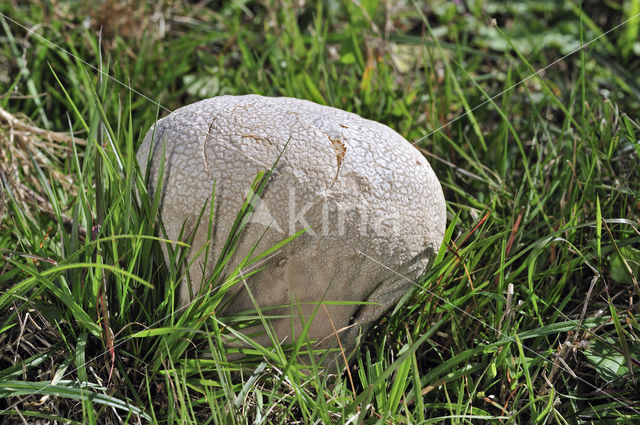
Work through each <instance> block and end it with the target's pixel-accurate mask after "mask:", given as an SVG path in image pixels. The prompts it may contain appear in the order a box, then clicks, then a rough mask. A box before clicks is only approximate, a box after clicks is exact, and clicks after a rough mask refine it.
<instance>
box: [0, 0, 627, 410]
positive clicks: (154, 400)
mask: <svg viewBox="0 0 640 425" xmlns="http://www.w3.org/2000/svg"><path fill="white" fill-rule="evenodd" d="M58 6H59V7H47V5H46V4H44V3H43V4H40V2H31V3H25V4H20V5H18V4H14V3H11V2H8V3H3V4H2V5H0V12H1V13H2V15H0V25H1V27H2V33H0V38H1V39H2V41H3V42H2V43H0V65H2V66H0V92H1V93H4V95H3V96H2V97H0V107H1V108H2V109H1V110H0V124H2V129H1V130H0V178H1V179H0V189H2V190H1V191H0V214H1V215H0V217H1V220H2V221H1V222H0V255H1V258H2V262H1V263H0V414H1V415H2V416H3V418H5V419H7V420H9V421H13V422H19V421H22V420H23V419H24V421H26V422H30V421H38V420H40V421H47V420H48V421H57V422H72V423H107V422H109V423H110V422H125V423H139V422H151V423H249V422H251V423H294V422H297V423H299V422H305V423H440V422H450V423H494V422H495V423H498V422H500V423H595V422H598V423H634V422H636V421H637V417H638V416H639V415H640V411H639V409H638V407H637V406H638V401H639V400H638V395H637V391H636V390H635V388H637V379H640V377H639V376H638V371H639V368H638V364H639V361H640V349H639V347H640V344H639V343H638V333H639V332H640V327H639V325H638V321H637V316H638V301H637V300H638V297H640V287H639V286H638V278H639V276H638V267H639V266H638V263H639V255H638V248H637V247H638V246H639V241H640V232H639V231H638V228H639V226H640V200H639V199H638V194H639V193H640V183H639V182H640V175H639V171H640V170H639V167H638V163H639V161H640V144H639V143H638V140H640V119H639V117H638V114H637V111H638V110H639V109H640V105H639V100H638V99H640V96H639V93H640V89H639V87H640V81H639V80H638V76H637V75H635V74H634V73H633V72H632V71H631V70H632V69H635V68H634V67H637V66H638V62H639V60H640V59H639V57H638V55H639V50H640V49H639V47H638V41H637V33H638V28H640V16H638V13H640V11H638V5H637V2H635V1H629V2H626V3H624V6H617V5H614V4H613V3H611V4H609V3H606V4H602V3H601V2H583V4H582V5H579V4H578V5H576V4H575V3H573V2H569V1H566V2H547V1H543V0H536V1H530V2H524V3H514V4H513V5H507V6H504V5H503V3H502V2H494V1H489V0H485V1H481V2H475V3H474V4H473V5H470V4H469V5H467V4H462V3H458V2H445V1H435V2H432V3H431V4H430V5H429V6H424V5H416V4H409V3H406V4H405V3H402V2H399V3H397V4H396V3H392V2H390V3H388V4H387V3H383V2H375V1H372V2H360V3H356V2H344V3H341V2H315V3H313V4H311V3H309V4H305V5H303V6H301V7H300V8H296V7H292V6H293V4H289V3H288V2H274V1H264V2H255V3H252V2H244V3H243V2H231V3H225V4H223V5H219V7H214V6H211V7H205V6H203V5H201V4H196V5H191V4H189V3H188V2H184V3H183V2H178V1H175V2H163V3H160V5H159V6H157V7H155V8H154V7H151V6H150V5H144V6H138V5H135V4H134V3H133V2H127V1H123V2H116V1H108V2H105V5H104V6H103V7H104V10H108V11H112V12H113V13H111V12H109V13H106V12H105V13H101V12H95V13H89V12H88V11H86V10H82V9H81V8H79V9H76V8H73V7H72V6H71V3H61V4H60V5H58ZM101 10H102V9H101ZM117 14H122V15H128V16H139V17H141V18H140V19H141V20H142V21H141V22H140V23H139V25H137V26H134V27H131V25H130V21H131V20H130V19H128V16H120V18H118V19H116V18H117ZM105 16H111V18H110V19H106V18H105ZM492 19H495V24H492ZM23 25H24V26H23ZM100 26H102V28H103V30H102V34H103V38H102V40H101V38H100V37H99V31H98V29H99V28H100ZM610 30H611V31H610ZM30 31H33V33H32V32H30ZM592 40H596V41H593V42H592ZM586 43H589V44H588V47H587V48H584V49H581V50H576V48H578V47H580V46H581V45H583V44H586ZM564 56H566V57H564ZM561 57H564V59H562V60H561V61H558V62H557V63H554V62H555V61H556V60H557V59H558V58H561ZM549 64H553V66H549V67H547V66H548V65H549ZM542 69H544V70H543V71H541V72H536V71H538V70H542ZM98 70H101V71H102V73H99V72H98ZM107 76H109V77H107ZM130 88H133V89H135V91H132V90H131V89H130ZM252 92H254V93H259V94H264V95H283V96H294V97H301V98H307V99H310V100H313V101H316V102H319V103H323V104H329V105H332V106H336V107H340V108H342V109H346V110H351V111H354V112H357V113H359V114H361V115H363V116H365V117H367V118H371V119H374V120H378V121H381V122H383V123H385V124H388V125H390V126H391V127H393V128H395V129H396V130H397V131H398V132H400V133H401V134H402V135H404V136H405V137H407V138H408V139H409V140H413V141H415V142H416V143H415V145H416V147H417V148H418V149H420V150H421V151H423V152H424V153H425V155H427V157H428V159H429V161H430V162H431V164H432V165H433V167H434V169H435V171H436V173H437V174H438V176H439V178H440V180H441V182H442V184H443V187H444V189H445V197H446V198H447V201H448V218H449V224H448V228H447V233H446V237H445V244H444V245H443V248H442V250H441V251H440V253H439V254H438V258H437V261H436V262H435V265H434V267H433V268H432V269H431V270H430V271H428V272H427V274H426V275H425V276H424V277H423V278H422V279H421V280H420V281H418V282H415V287H416V288H415V290H414V291H412V292H410V293H408V294H407V295H406V296H405V297H404V298H403V300H402V301H401V302H400V303H399V304H398V305H397V306H396V307H395V309H394V310H393V311H392V312H390V314H389V315H388V316H387V317H385V319H384V320H382V321H381V322H380V323H379V324H378V326H377V327H376V328H375V330H374V331H373V332H372V334H371V335H370V337H369V338H367V341H366V342H365V344H364V345H363V346H362V348H361V349H360V351H359V353H358V354H357V357H356V358H355V359H354V361H353V365H352V370H351V372H352V378H353V380H352V381H351V380H349V378H348V377H347V376H345V377H334V378H331V379H330V378H329V377H327V376H326V375H323V374H321V373H319V371H318V369H317V366H315V363H313V362H312V363H311V366H308V365H305V364H303V363H302V362H300V361H299V358H298V356H297V354H303V352H304V351H305V350H307V349H308V345H307V342H308V341H304V340H303V341H301V342H300V343H299V344H297V345H293V346H290V347H281V346H280V345H279V344H275V347H262V346H259V345H257V344H254V345H253V346H252V349H251V350H246V352H245V354H246V355H247V356H248V357H247V358H245V359H244V361H243V362H239V361H237V360H235V357H234V356H235V355H237V352H234V350H232V349H230V348H228V347H227V346H226V345H225V344H223V340H224V338H228V337H231V336H232V335H231V334H230V332H231V330H230V329H234V328H236V327H238V326H242V324H241V323H240V322H239V321H240V320H246V319H247V318H222V317H218V316H216V314H215V312H216V306H217V303H218V302H219V301H220V299H221V297H222V296H223V295H224V292H221V291H214V292H211V293H206V294H203V295H204V297H203V298H202V302H201V303H198V304H196V305H193V306H192V307H191V308H190V309H187V310H186V311H184V312H182V311H177V310H178V306H177V303H176V300H175V289H176V286H177V285H178V282H179V281H180V279H181V278H183V276H182V274H181V273H182V272H181V270H183V269H184V268H183V267H181V266H182V265H183V263H184V257H185V256H184V253H185V249H186V245H188V240H189V235H184V236H185V237H184V240H185V243H184V244H178V245H176V246H175V248H174V249H171V250H170V252H171V255H170V261H169V262H168V264H165V261H164V259H163V255H162V251H161V246H162V245H163V244H166V243H167V241H166V240H164V239H163V237H162V228H161V226H160V223H158V221H157V208H158V199H154V198H152V197H149V196H148V195H147V194H146V190H145V184H144V171H145V170H142V171H140V170H138V169H137V165H136V163H135V154H134V153H135V151H136V149H137V145H138V144H139V143H140V141H141V139H142V135H143V134H144V133H145V132H146V130H147V129H148V128H149V127H150V125H151V124H152V123H153V122H155V120H156V119H157V118H158V117H159V116H163V115H165V114H166V113H168V112H169V111H171V110H173V109H175V108H176V107H178V106H181V105H184V104H186V103H190V102H192V101H195V100H198V99H200V98H203V97H209V96H214V95H220V94H244V93H252ZM150 99H152V100H153V101H150ZM213 193H215V192H213ZM248 205H250V204H248ZM249 212H250V208H249V209H245V210H244V213H245V214H246V213H249ZM201 216H202V218H201V219H202V220H209V219H210V217H209V216H210V211H207V210H203V211H202V215H201ZM238 223H242V221H240V222H238ZM239 226H240V224H239ZM230 230H231V229H230ZM235 230H240V228H238V229H235ZM232 234H233V232H232ZM276 248H277V247H276ZM257 254H258V253H254V256H252V257H247V259H246V261H245V262H244V263H243V264H242V266H246V267H245V268H244V271H243V273H245V274H246V272H247V270H249V272H250V273H251V272H256V273H259V261H257V260H255V259H256V258H260V257H259V256H258V257H256V255H257ZM252 267H253V268H252ZM238 276H240V274H239V271H238V270H236V271H234V270H225V271H224V273H222V272H221V273H219V274H218V275H217V276H216V277H215V279H214V280H213V281H212V282H211V284H212V287H221V288H227V287H229V286H230V285H232V284H234V283H236V282H237V280H238ZM264 313H265V314H268V312H264ZM249 319H250V320H253V321H254V322H255V321H256V320H257V321H260V320H262V319H261V318H255V317H253V318H249ZM230 320H236V321H235V322H230ZM236 336H238V337H241V335H236ZM249 342H251V341H249Z"/></svg>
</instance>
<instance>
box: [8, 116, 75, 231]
mask: <svg viewBox="0 0 640 425" xmlns="http://www.w3.org/2000/svg"><path fill="white" fill-rule="evenodd" d="M72 143H75V144H77V145H86V140H84V139H81V138H78V137H74V136H72V135H71V134H69V133H62V132H55V131H50V130H46V129H43V128H40V127H37V126H35V125H33V124H31V123H29V122H28V119H27V118H26V117H19V116H16V115H13V114H11V113H10V112H8V111H6V110H5V109H3V108H1V107H0V189H2V191H1V194H0V217H2V216H3V215H4V210H5V209H6V205H7V203H8V196H7V194H8V195H9V197H12V198H13V199H14V201H15V202H16V203H18V204H19V205H20V206H21V207H22V208H23V210H24V212H25V214H27V215H28V216H30V217H32V218H33V215H32V211H36V210H37V211H40V212H42V213H44V214H46V215H48V216H50V217H52V218H54V219H55V218H56V214H55V210H54V208H53V205H52V204H51V202H50V200H49V199H48V198H49V197H48V196H47V193H46V190H45V188H44V187H43V186H42V184H41V182H40V179H39V177H38V175H39V174H40V172H39V171H38V169H39V170H41V171H42V172H43V173H44V175H45V176H50V178H51V179H52V180H53V181H55V182H57V183H58V184H60V185H61V186H62V188H63V189H64V190H65V191H66V192H67V193H68V194H69V199H71V198H73V197H74V196H75V195H76V190H77V189H76V188H77V185H76V184H75V182H74V177H73V175H67V174H64V173H62V172H60V171H59V170H61V169H63V167H60V166H59V165H57V164H59V163H62V162H63V161H64V158H65V157H67V156H68V155H71V154H72V152H73V150H72ZM62 219H63V222H64V225H65V227H68V226H70V225H71V223H72V219H71V218H70V217H68V216H66V215H64V214H63V217H62ZM81 232H82V231H81Z"/></svg>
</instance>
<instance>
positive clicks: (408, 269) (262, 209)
mask: <svg viewBox="0 0 640 425" xmlns="http://www.w3.org/2000/svg"><path fill="white" fill-rule="evenodd" d="M163 145H164V151H165V166H164V176H163V185H162V190H163V193H162V198H161V206H160V217H161V220H162V222H163V224H164V226H165V230H166V231H167V235H168V237H169V238H170V239H173V240H177V239H178V237H179V235H180V232H181V229H182V227H183V225H184V226H185V232H184V234H185V235H186V234H188V233H189V232H192V231H194V232H195V233H194V240H193V245H192V248H191V250H190V254H189V258H188V261H189V263H191V261H192V260H194V257H195V256H196V254H197V253H198V252H199V251H200V250H201V248H202V247H203V246H204V244H205V243H206V242H207V233H208V232H207V228H208V220H207V218H206V217H207V214H205V215H204V217H205V218H204V219H203V220H202V221H201V223H200V225H199V227H198V228H197V229H194V227H195V223H196V222H197V219H198V215H199V214H200V211H201V210H202V208H203V207H204V208H206V209H205V211H208V208H209V205H210V204H209V203H210V198H211V194H212V190H213V185H214V183H215V188H216V190H215V203H214V226H213V229H214V231H213V235H212V240H211V243H212V246H211V249H210V258H209V259H208V261H205V260H206V259H205V258H202V257H203V255H204V254H201V255H200V256H199V257H198V258H196V259H195V261H193V264H192V266H191V267H190V269H189V271H188V273H189V277H190V281H191V282H192V283H191V285H193V286H192V287H191V288H189V286H188V284H187V283H186V282H187V280H186V279H185V280H183V282H182V283H181V286H180V302H181V303H182V304H183V305H184V304H186V303H188V302H189V301H190V300H191V297H192V296H193V294H197V293H198V290H199V289H200V287H201V285H202V282H203V279H206V278H207V277H208V276H209V275H210V274H211V273H212V271H213V266H214V264H215V260H216V259H217V258H218V255H219V253H220V251H221V249H222V246H223V245H224V242H225V240H226V238H227V235H228V232H229V230H230V229H231V226H232V224H233V222H234V220H235V218H236V215H237V213H238V211H239V208H240V207H241V205H242V203H243V201H244V198H245V196H246V195H247V193H248V191H249V188H250V186H251V183H252V182H253V180H254V178H255V177H256V175H257V174H258V173H259V172H261V171H265V170H266V169H268V168H270V167H271V166H272V165H273V164H274V163H275V162H276V159H277V158H278V156H279V155H280V154H281V153H283V154H282V157H281V159H280V161H279V162H278V164H277V167H276V169H275V171H274V174H273V175H272V176H271V179H270V181H269V183H268V184H267V186H266V189H265V191H264V192H263V193H262V196H261V201H260V203H259V205H258V206H257V209H256V211H255V213H254V214H253V216H252V217H251V220H250V224H249V225H248V226H247V228H246V229H245V231H244V232H243V234H242V237H241V239H240V242H239V245H238V247H237V250H236V253H235V254H234V257H233V258H232V260H231V264H230V266H232V267H233V266H235V265H236V264H238V262H239V261H240V260H241V259H242V258H243V257H244V256H245V255H246V253H247V252H249V250H250V249H251V247H252V246H253V245H254V244H255V243H256V242H258V241H259V240H260V238H262V239H261V240H260V242H259V244H258V248H257V250H256V253H259V252H262V251H263V250H265V249H267V248H269V247H271V246H273V245H274V244H276V243H278V242H280V241H282V240H283V239H284V238H286V237H288V236H290V235H292V234H294V233H295V232H297V231H299V230H301V229H304V228H307V229H308V230H307V231H306V232H305V233H303V234H302V235H301V236H299V237H298V238H296V239H294V240H293V241H292V242H290V243H288V244H286V245H285V246H284V247H282V248H281V249H280V250H279V251H277V253H276V254H275V255H274V256H272V257H270V258H269V259H268V260H267V261H266V262H265V263H263V264H261V266H262V267H265V268H264V270H261V271H260V272H258V273H256V274H254V275H252V276H250V277H248V278H247V279H246V283H247V285H248V287H249V288H250V289H251V291H252V294H253V296H254V297H255V299H256V300H257V302H258V304H259V305H260V307H262V308H264V307H273V306H285V305H291V304H293V305H294V307H281V308H280V309H278V310H276V311H275V312H274V314H282V315H283V316H286V315H289V316H290V317H283V318H279V319H274V320H272V322H271V324H272V325H273V327H274V329H275V331H276V333H277V336H278V338H279V340H280V341H283V340H284V341H286V342H287V343H291V342H293V341H294V340H295V337H296V334H298V333H299V332H300V330H301V329H302V321H301V320H300V319H301V318H300V310H301V311H302V314H303V315H305V319H306V318H308V317H310V316H311V315H312V313H313V311H314V310H315V309H316V307H317V303H318V302H320V301H350V302H357V303H360V304H352V305H335V304H330V305H326V310H325V308H324V307H323V308H319V309H318V311H317V313H316V315H315V317H314V319H313V322H312V324H311V327H310V330H309V337H310V339H312V340H317V341H318V346H319V347H323V348H335V347H337V346H338V340H337V338H336V335H335V332H334V330H333V326H335V328H336V329H337V330H338V331H339V334H338V335H339V337H340V341H341V342H342V346H343V347H344V348H345V350H346V351H347V354H349V353H350V352H351V351H352V350H353V349H354V348H355V347H356V345H357V340H358V336H359V335H361V334H364V333H366V331H367V330H368V329H369V328H370V327H371V325H372V324H373V323H375V321H376V320H377V319H378V318H380V316H381V315H382V314H383V313H384V312H385V311H386V310H387V309H389V308H390V307H391V306H393V305H395V304H396V303H397V302H398V301H399V299H400V298H401V297H402V295H403V294H404V293H405V292H406V291H408V290H409V289H411V287H412V286H413V285H414V283H413V282H415V280H416V279H417V278H418V277H419V276H420V275H421V274H422V273H423V272H424V271H425V269H426V268H427V267H428V266H429V265H430V262H431V261H432V260H433V259H434V258H435V255H436V253H437V251H438V249H439V248H440V244H441V242H442V239H443V237H444V230H445V224H446V223H445V222H446V209H445V200H444V196H443V193H442V188H441V186H440V183H439V182H438V179H437V177H436V175H435V174H434V172H433V170H432V169H431V167H430V166H429V164H428V163H427V161H426V160H425V158H424V157H423V156H422V155H421V154H420V153H419V152H418V150H417V149H415V148H414V147H413V146H412V145H411V144H410V143H409V142H407V141H406V140H405V139H404V138H403V137H402V136H400V135H399V134H398V133H396V132H395V131H393V130H392V129H390V128H389V127H387V126H385V125H383V124H380V123H377V122H375V121H371V120H367V119H364V118H362V117H360V116H358V115H356V114H353V113H350V112H345V111H342V110H340V109H336V108H332V107H327V106H322V105H318V104H315V103H313V102H309V101H306V100H300V99H293V98H286V97H278V98H271V97H262V96H257V95H247V96H220V97H215V98H211V99H207V100H203V101H200V102H197V103H194V104H191V105H188V106H185V107H183V108H180V109H178V110H176V111H174V112H172V113H171V114H169V115H168V116H166V117H165V118H162V119H160V120H158V122H157V123H156V125H155V126H154V127H152V128H151V129H150V130H149V132H148V133H147V135H146V137H145V139H144V141H143V143H142V145H141V146H140V149H139V151H138V154H137V158H138V162H139V164H140V168H141V170H142V171H143V172H144V171H145V170H146V169H147V165H149V170H150V177H149V189H150V192H151V193H152V194H153V193H154V192H155V190H156V188H155V182H156V181H157V173H158V169H159V164H160V159H161V158H160V156H161V155H162V151H163ZM285 145H286V148H285ZM151 149H152V151H151V155H150V150H151ZM149 157H150V158H151V164H148V163H147V162H148V161H147V160H148V158H149ZM265 231H266V233H265ZM165 255H166V251H165ZM228 270H230V269H228ZM203 271H204V273H203ZM231 292H232V297H233V298H232V300H231V301H230V302H229V303H228V304H227V306H226V307H225V310H224V311H223V312H222V313H223V314H225V313H228V314H233V313H237V312H241V311H247V310H253V303H252V301H251V299H250V297H249V295H248V293H247V291H246V289H245V288H244V285H242V284H238V285H236V286H235V287H234V288H233V289H232V291H231ZM362 302H366V303H367V304H363V303H362ZM298 303H299V305H300V310H299V309H298V306H297V304H298ZM371 303H373V304H371ZM270 313H271V312H270ZM329 316H330V318H331V320H329ZM292 320H293V324H294V326H293V327H292V325H291V324H292V322H291V321H292ZM331 321H332V322H333V326H332V323H331ZM257 340H258V341H259V342H261V343H266V342H267V341H268V338H267V337H266V335H265V336H263V337H258V338H257Z"/></svg>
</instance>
